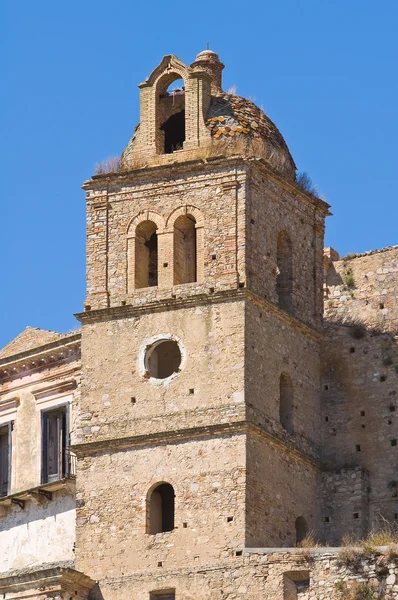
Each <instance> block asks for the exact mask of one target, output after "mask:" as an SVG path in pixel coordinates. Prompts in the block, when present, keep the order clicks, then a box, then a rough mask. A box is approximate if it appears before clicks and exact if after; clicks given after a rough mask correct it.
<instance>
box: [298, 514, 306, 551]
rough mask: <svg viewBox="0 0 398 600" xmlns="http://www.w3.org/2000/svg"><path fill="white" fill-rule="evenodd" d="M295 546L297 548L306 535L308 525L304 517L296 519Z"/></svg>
mask: <svg viewBox="0 0 398 600" xmlns="http://www.w3.org/2000/svg"><path fill="white" fill-rule="evenodd" d="M295 526H296V546H298V545H299V544H300V543H301V542H302V541H303V540H304V539H305V538H306V537H307V535H308V525H307V521H306V520H305V519H304V517H297V519H296V523H295Z"/></svg>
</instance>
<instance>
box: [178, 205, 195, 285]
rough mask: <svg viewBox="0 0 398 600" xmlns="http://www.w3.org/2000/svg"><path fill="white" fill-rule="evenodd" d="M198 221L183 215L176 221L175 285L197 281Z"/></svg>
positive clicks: (190, 216)
mask: <svg viewBox="0 0 398 600" xmlns="http://www.w3.org/2000/svg"><path fill="white" fill-rule="evenodd" d="M196 255H197V250H196V221H195V219H194V217H193V216H192V215H181V216H180V217H178V218H177V219H176V221H175V223H174V285H177V284H179V283H192V282H193V281H197V268H196V260H197V259H196Z"/></svg>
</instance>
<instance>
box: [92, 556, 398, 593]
mask: <svg viewBox="0 0 398 600" xmlns="http://www.w3.org/2000/svg"><path fill="white" fill-rule="evenodd" d="M339 554H340V551H339V550H337V549H333V548H322V549H319V550H314V551H311V550H302V551H298V550H297V549H295V550H286V551H283V552H281V551H275V550H261V549H257V550H250V551H246V552H244V553H243V555H242V556H238V557H237V556H234V555H232V554H231V556H230V557H229V559H224V560H222V561H219V562H218V564H217V565H215V564H211V563H207V564H205V565H199V566H197V567H195V566H194V567H189V568H184V567H182V568H180V569H167V570H166V569H164V568H163V569H160V568H158V569H151V570H148V571H145V572H140V573H136V574H134V575H133V576H121V577H112V578H108V579H106V580H104V581H102V582H101V584H100V586H99V590H97V595H95V594H93V600H102V599H103V600H120V598H127V597H134V598H136V599H137V600H148V598H150V594H151V592H155V593H156V592H157V593H160V592H161V591H174V592H175V597H176V598H189V599H191V598H192V599H193V598H200V599H203V600H205V599H206V600H207V599H208V598H212V599H214V600H227V599H228V600H244V599H245V600H246V599H247V598H250V599H251V600H264V598H266V599H270V600H271V599H272V600H344V599H345V598H347V597H350V596H348V595H347V591H349V590H351V591H352V590H354V589H356V590H357V591H358V592H359V591H362V594H363V595H362V596H357V597H358V598H370V597H372V596H371V595H370V594H371V593H372V590H374V591H376V590H377V591H380V595H375V596H374V598H378V599H379V600H393V599H395V598H397V597H398V585H397V583H396V582H397V581H398V568H397V564H396V559H394V558H393V559H389V558H387V556H386V555H384V556H383V555H382V554H381V553H377V552H376V553H375V554H374V555H361V554H358V555H357V554H356V553H355V552H354V556H358V561H357V563H356V565H353V564H351V565H350V564H347V561H346V560H345V559H344V558H343V559H342V558H341V557H340V558H339ZM365 594H367V595H365ZM155 597H156V596H155ZM353 598H355V596H353Z"/></svg>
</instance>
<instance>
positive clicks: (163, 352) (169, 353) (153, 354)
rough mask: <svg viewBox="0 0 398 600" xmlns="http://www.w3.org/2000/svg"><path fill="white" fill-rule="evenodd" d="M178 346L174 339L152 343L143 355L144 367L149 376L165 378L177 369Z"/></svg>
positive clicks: (179, 353)
mask: <svg viewBox="0 0 398 600" xmlns="http://www.w3.org/2000/svg"><path fill="white" fill-rule="evenodd" d="M180 364H181V351H180V347H179V345H178V344H177V342H175V341H174V340H160V341H158V342H156V343H155V344H153V345H152V346H151V347H150V348H149V349H148V351H147V353H146V356H145V368H146V370H147V371H148V373H149V375H150V376H151V377H154V378H155V379H166V377H170V375H173V373H177V372H178V371H179V368H180Z"/></svg>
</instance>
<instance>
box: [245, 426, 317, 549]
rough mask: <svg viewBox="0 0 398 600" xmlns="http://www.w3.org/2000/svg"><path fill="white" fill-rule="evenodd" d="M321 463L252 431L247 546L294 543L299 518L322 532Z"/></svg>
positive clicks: (314, 530)
mask: <svg viewBox="0 0 398 600" xmlns="http://www.w3.org/2000/svg"><path fill="white" fill-rule="evenodd" d="M319 480H320V478H319V467H317V465H316V464H314V463H311V462H310V461H308V460H305V458H304V457H303V456H301V455H300V454H299V453H293V452H291V451H290V452H289V449H287V448H283V446H281V445H280V446H278V445H276V443H275V442H274V443H272V442H271V443H270V441H269V440H267V439H264V438H263V439H262V438H261V437H260V436H259V435H249V436H248V443H247V487H246V512H247V523H246V547H249V548H250V547H251V548H253V547H266V548H269V547H273V548H277V547H291V546H294V545H295V544H296V529H295V522H296V519H297V518H298V517H303V518H304V519H305V521H306V523H307V526H308V531H309V532H310V531H311V532H312V533H313V535H314V536H317V534H318V532H319V523H320V520H319V513H320V503H319Z"/></svg>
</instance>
